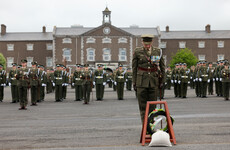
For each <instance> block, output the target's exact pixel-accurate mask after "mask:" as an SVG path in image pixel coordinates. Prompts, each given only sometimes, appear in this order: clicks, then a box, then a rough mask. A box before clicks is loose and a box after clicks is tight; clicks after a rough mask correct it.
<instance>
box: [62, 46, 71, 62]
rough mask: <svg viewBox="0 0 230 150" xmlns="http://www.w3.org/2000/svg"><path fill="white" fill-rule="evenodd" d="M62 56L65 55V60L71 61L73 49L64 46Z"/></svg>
mask: <svg viewBox="0 0 230 150" xmlns="http://www.w3.org/2000/svg"><path fill="white" fill-rule="evenodd" d="M62 56H63V60H66V61H71V49H69V48H64V49H63V54H62Z"/></svg>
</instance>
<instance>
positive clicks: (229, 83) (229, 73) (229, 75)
mask: <svg viewBox="0 0 230 150" xmlns="http://www.w3.org/2000/svg"><path fill="white" fill-rule="evenodd" d="M221 78H222V83H223V90H224V92H223V93H224V98H225V100H229V87H230V69H229V63H228V62H225V63H224V69H223V70H222V71H221Z"/></svg>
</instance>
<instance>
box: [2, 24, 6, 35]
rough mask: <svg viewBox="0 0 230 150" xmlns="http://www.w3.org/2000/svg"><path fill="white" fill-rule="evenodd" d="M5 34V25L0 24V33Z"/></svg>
mask: <svg viewBox="0 0 230 150" xmlns="http://www.w3.org/2000/svg"><path fill="white" fill-rule="evenodd" d="M5 34H6V25H4V24H1V35H5Z"/></svg>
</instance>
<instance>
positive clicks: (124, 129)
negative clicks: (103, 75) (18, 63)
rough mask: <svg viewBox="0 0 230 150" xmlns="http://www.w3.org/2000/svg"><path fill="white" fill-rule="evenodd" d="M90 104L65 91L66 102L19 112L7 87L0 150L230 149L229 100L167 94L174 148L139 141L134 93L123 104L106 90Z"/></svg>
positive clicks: (0, 110) (49, 98) (48, 101)
mask: <svg viewBox="0 0 230 150" xmlns="http://www.w3.org/2000/svg"><path fill="white" fill-rule="evenodd" d="M93 91H94V92H93V100H91V101H90V104H89V105H83V101H74V89H71V88H68V93H67V99H66V100H65V101H64V102H54V93H52V94H46V98H45V102H42V103H38V106H29V105H30V103H29V105H28V110H26V111H24V110H21V111H20V110H18V108H19V104H18V103H17V104H11V103H10V102H11V92H10V88H9V87H6V88H5V92H4V93H5V98H4V101H3V102H2V103H0V121H1V122H0V150H15V149H19V150H22V149H23V150H24V149H25V150H31V149H37V150H75V149H76V150H107V149H116V150H135V149H136V150H145V149H147V150H150V149H159V150H163V149H170V150H207V149H208V150H214V149H215V150H229V149H230V101H225V100H224V98H222V97H217V96H216V95H211V96H210V95H208V98H197V97H196V96H195V93H194V90H193V89H190V88H188V96H187V97H188V98H186V99H180V98H174V94H173V90H172V89H171V90H166V91H165V99H164V100H166V101H167V103H168V105H169V110H170V114H171V116H172V117H173V118H174V119H175V122H174V125H173V128H174V132H175V137H176V142H177V145H173V146H172V147H148V146H147V144H146V146H141V144H140V143H139V140H140V133H141V121H140V115H139V109H138V102H137V99H136V97H135V93H134V92H133V91H126V90H125V96H124V98H125V99H124V100H117V96H116V92H114V91H113V90H112V89H111V88H108V87H106V89H105V95H104V100H103V101H95V99H96V98H95V89H94V90H93Z"/></svg>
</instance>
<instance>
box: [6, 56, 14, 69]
mask: <svg viewBox="0 0 230 150" xmlns="http://www.w3.org/2000/svg"><path fill="white" fill-rule="evenodd" d="M13 62H14V57H7V67H12V63H13Z"/></svg>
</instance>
